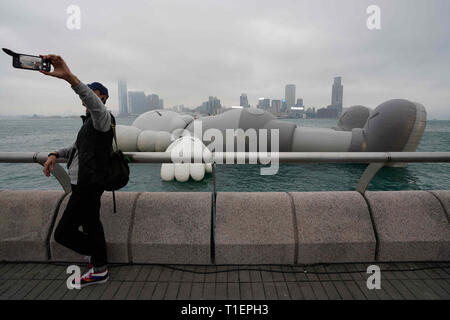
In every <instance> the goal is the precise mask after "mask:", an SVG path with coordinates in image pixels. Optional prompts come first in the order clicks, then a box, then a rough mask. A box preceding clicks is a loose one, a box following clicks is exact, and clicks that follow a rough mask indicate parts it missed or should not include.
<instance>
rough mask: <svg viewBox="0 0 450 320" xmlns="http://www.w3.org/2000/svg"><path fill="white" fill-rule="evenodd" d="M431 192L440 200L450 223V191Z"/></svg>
mask: <svg viewBox="0 0 450 320" xmlns="http://www.w3.org/2000/svg"><path fill="white" fill-rule="evenodd" d="M430 192H431V193H432V194H433V195H435V196H436V197H437V198H438V200H439V202H440V203H441V205H442V207H443V208H444V211H445V214H446V215H447V221H448V222H449V223H450V190H433V191H430Z"/></svg>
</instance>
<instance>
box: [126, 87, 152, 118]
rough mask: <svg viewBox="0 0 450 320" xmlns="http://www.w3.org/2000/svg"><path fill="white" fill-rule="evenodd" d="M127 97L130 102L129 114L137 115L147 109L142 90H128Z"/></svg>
mask: <svg viewBox="0 0 450 320" xmlns="http://www.w3.org/2000/svg"><path fill="white" fill-rule="evenodd" d="M128 99H129V102H130V114H133V115H139V114H142V113H144V112H147V111H149V108H148V104H147V99H146V96H145V93H144V91H130V92H128Z"/></svg>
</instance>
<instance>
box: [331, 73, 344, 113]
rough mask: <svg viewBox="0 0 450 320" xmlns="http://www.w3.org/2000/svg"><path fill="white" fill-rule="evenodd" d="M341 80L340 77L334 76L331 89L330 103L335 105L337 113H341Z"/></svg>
mask: <svg viewBox="0 0 450 320" xmlns="http://www.w3.org/2000/svg"><path fill="white" fill-rule="evenodd" d="M341 81H342V78H341V77H335V78H334V83H333V89H332V90H331V105H332V106H335V107H336V110H337V114H338V115H340V114H341V113H342V106H343V100H344V86H343V85H342V84H341Z"/></svg>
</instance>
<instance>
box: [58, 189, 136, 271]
mask: <svg viewBox="0 0 450 320" xmlns="http://www.w3.org/2000/svg"><path fill="white" fill-rule="evenodd" d="M138 195H139V193H138V192H116V213H114V212H113V199H112V192H105V193H103V195H102V204H101V209H100V219H101V221H102V224H103V229H104V231H105V238H106V248H107V253H108V261H109V262H112V263H128V262H129V253H128V245H127V244H128V232H129V229H130V224H131V222H132V211H133V210H132V209H133V205H134V202H135V199H136V198H137V196H138ZM69 198H70V194H69V195H68V196H67V197H66V199H64V201H63V203H62V204H61V207H60V210H59V213H58V217H57V221H56V224H55V227H54V229H53V232H52V237H51V238H50V248H51V256H52V260H53V261H73V262H84V263H86V262H87V261H86V260H85V258H84V256H82V255H79V254H77V253H76V252H74V251H72V250H70V249H67V248H65V247H63V246H62V245H60V244H59V243H57V242H56V241H55V239H54V232H55V229H56V226H57V225H58V222H59V220H60V219H61V216H62V214H63V213H64V210H65V209H66V206H67V202H68V201H69Z"/></svg>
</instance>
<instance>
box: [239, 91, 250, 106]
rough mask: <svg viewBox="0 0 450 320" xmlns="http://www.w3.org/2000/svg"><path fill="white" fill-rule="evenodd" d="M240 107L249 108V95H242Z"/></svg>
mask: <svg viewBox="0 0 450 320" xmlns="http://www.w3.org/2000/svg"><path fill="white" fill-rule="evenodd" d="M239 105H240V106H242V107H245V108H247V107H249V105H248V98H247V94H246V93H243V94H241V97H240V104H239Z"/></svg>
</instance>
